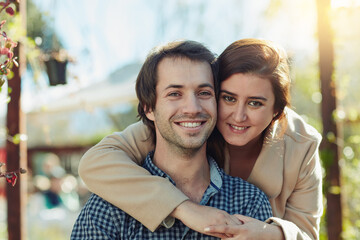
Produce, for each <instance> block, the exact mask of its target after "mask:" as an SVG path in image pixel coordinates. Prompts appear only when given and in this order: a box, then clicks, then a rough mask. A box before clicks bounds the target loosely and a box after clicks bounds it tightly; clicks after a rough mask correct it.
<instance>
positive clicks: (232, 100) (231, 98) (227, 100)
mask: <svg viewBox="0 0 360 240" xmlns="http://www.w3.org/2000/svg"><path fill="white" fill-rule="evenodd" d="M222 98H223V99H224V100H225V102H235V101H236V99H235V98H234V97H231V96H228V95H224V96H223V97H222Z"/></svg>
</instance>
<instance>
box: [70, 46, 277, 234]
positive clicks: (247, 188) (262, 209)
mask: <svg viewBox="0 0 360 240" xmlns="http://www.w3.org/2000/svg"><path fill="white" fill-rule="evenodd" d="M213 62H214V55H213V54H212V53H211V52H210V51H209V50H208V49H206V48H205V47H204V46H203V45H201V44H199V43H197V42H193V41H178V42H173V43H169V44H167V45H165V46H162V47H158V48H155V49H154V50H153V52H152V53H151V54H150V55H149V56H148V57H147V59H146V61H145V63H144V65H143V67H142V68H141V70H140V73H139V75H138V78H137V81H136V93H137V96H138V99H139V106H138V112H139V116H140V119H141V120H142V121H143V122H144V123H145V124H146V125H147V126H148V127H149V128H150V129H151V130H152V133H153V135H154V138H153V139H155V150H154V151H153V152H150V153H149V154H148V156H147V157H146V159H145V161H144V164H143V167H144V168H145V169H147V170H148V171H149V172H150V173H151V174H153V175H158V176H160V177H164V178H167V179H169V181H171V182H172V183H173V184H174V185H176V187H177V188H179V189H181V191H182V192H184V193H185V194H186V195H187V196H188V197H189V198H190V199H191V200H192V201H193V202H197V203H200V204H202V205H208V206H212V207H216V208H219V209H222V210H224V211H226V212H228V213H230V214H236V213H238V214H244V215H247V216H251V217H254V218H257V219H260V220H265V219H267V218H268V217H270V216H271V207H270V204H269V202H268V200H267V197H266V195H265V194H264V193H263V192H261V191H260V190H259V189H258V188H256V187H254V186H253V185H251V184H249V183H247V182H245V181H243V180H241V179H239V178H233V177H230V176H227V175H225V173H224V172H223V171H222V170H220V169H219V167H218V166H217V165H216V163H215V161H214V160H213V159H212V158H211V157H207V156H206V141H207V139H208V137H209V135H210V134H211V132H212V130H213V129H214V126H215V122H216V117H217V113H216V112H217V109H216V92H217V88H216V86H217V84H215V82H214V76H216V75H215V74H213V71H215V69H216V68H215V67H214V65H213ZM164 225H166V224H164ZM170 225H172V226H167V227H163V226H161V227H159V228H158V229H157V230H156V231H155V232H151V231H150V230H148V229H147V228H146V227H145V226H143V225H142V224H141V223H139V222H138V221H136V220H135V219H134V218H132V217H131V216H130V215H128V214H126V213H125V212H123V211H122V210H120V209H118V208H117V207H115V206H113V205H111V204H110V203H108V202H106V201H105V200H103V199H102V198H100V197H99V196H97V195H95V194H93V195H92V196H91V197H90V199H89V201H88V202H87V204H86V205H85V207H84V208H83V210H82V211H81V213H80V216H79V218H78V220H77V221H76V223H75V226H74V229H73V232H72V235H71V239H90V238H91V239H213V238H214V237H211V236H207V235H203V234H201V233H199V232H196V231H194V230H192V229H189V228H188V227H186V226H185V225H184V224H183V223H182V222H181V221H179V220H176V221H175V222H174V223H172V224H170Z"/></svg>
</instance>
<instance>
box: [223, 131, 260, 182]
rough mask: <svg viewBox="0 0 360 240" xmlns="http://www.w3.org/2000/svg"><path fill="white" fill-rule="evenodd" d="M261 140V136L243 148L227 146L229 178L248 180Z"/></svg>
mask: <svg viewBox="0 0 360 240" xmlns="http://www.w3.org/2000/svg"><path fill="white" fill-rule="evenodd" d="M263 140H264V138H263V136H262V135H261V136H259V137H258V138H257V139H254V140H253V141H251V142H249V143H248V144H246V145H244V146H234V145H229V146H228V149H229V157H230V175H231V176H234V177H241V178H242V179H244V180H246V179H248V177H249V176H250V174H251V171H252V169H253V168H254V165H255V163H256V160H257V159H258V157H259V155H260V152H261V149H262V145H263Z"/></svg>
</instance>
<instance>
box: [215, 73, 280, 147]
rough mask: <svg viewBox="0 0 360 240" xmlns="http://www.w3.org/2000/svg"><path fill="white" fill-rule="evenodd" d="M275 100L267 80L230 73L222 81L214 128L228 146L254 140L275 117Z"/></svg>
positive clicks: (244, 143)
mask: <svg viewBox="0 0 360 240" xmlns="http://www.w3.org/2000/svg"><path fill="white" fill-rule="evenodd" d="M274 103H275V96H274V93H273V89H272V86H271V82H270V80H269V79H266V78H261V77H259V76H257V75H254V74H251V73H247V74H243V73H236V74H233V75H231V76H230V77H229V78H228V79H226V80H225V81H223V82H222V83H221V87H220V98H219V104H218V121H217V128H218V129H219V131H220V132H221V134H222V136H223V137H224V139H225V141H226V142H227V143H229V144H231V145H234V146H245V145H247V144H249V143H256V142H257V141H259V140H260V138H261V133H262V132H263V131H264V129H265V128H266V127H267V126H268V125H269V124H270V123H271V121H272V119H273V117H274Z"/></svg>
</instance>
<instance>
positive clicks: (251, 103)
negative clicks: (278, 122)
mask: <svg viewBox="0 0 360 240" xmlns="http://www.w3.org/2000/svg"><path fill="white" fill-rule="evenodd" d="M249 105H250V106H252V107H260V106H262V105H264V104H262V102H259V101H250V102H249Z"/></svg>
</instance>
